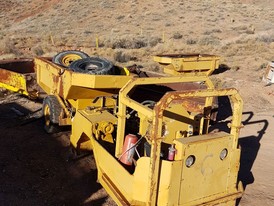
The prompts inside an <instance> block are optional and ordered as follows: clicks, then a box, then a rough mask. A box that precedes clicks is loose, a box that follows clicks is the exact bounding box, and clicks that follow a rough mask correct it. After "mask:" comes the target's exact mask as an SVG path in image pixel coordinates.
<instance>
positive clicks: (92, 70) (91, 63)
mask: <svg viewBox="0 0 274 206" xmlns="http://www.w3.org/2000/svg"><path fill="white" fill-rule="evenodd" d="M69 68H70V69H71V70H72V71H74V72H80V73H85V74H97V75H113V74H115V69H114V67H113V64H112V63H111V62H110V61H109V60H107V59H105V58H102V57H89V58H85V59H79V60H76V61H74V62H72V63H71V64H70V66H69Z"/></svg>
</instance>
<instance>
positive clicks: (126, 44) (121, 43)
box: [105, 36, 161, 49]
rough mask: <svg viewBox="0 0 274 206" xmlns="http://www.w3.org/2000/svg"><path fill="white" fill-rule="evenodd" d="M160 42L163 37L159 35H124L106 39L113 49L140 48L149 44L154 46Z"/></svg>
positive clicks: (106, 44) (106, 43)
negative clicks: (158, 36)
mask: <svg viewBox="0 0 274 206" xmlns="http://www.w3.org/2000/svg"><path fill="white" fill-rule="evenodd" d="M159 42H161V39H160V38H157V37H146V36H136V37H132V36H124V37H118V38H115V39H111V40H106V42H105V46H107V47H111V48H112V49H120V48H121V49H140V48H143V47H148V46H150V47H154V46H156V45H157V44H158V43H159Z"/></svg>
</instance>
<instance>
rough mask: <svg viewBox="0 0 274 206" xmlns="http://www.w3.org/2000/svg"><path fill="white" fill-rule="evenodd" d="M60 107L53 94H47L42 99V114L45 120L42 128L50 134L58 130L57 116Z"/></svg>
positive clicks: (59, 112)
mask: <svg viewBox="0 0 274 206" xmlns="http://www.w3.org/2000/svg"><path fill="white" fill-rule="evenodd" d="M61 110H62V107H61V105H60V103H59V102H58V99H57V97H55V96H54V95H49V96H47V97H46V98H45V99H44V101H43V108H42V111H43V115H44V117H45V118H44V120H45V122H44V123H45V125H44V129H45V131H46V132H47V133H49V134H52V133H56V132H59V131H60V129H61V128H60V126H59V116H60V114H61Z"/></svg>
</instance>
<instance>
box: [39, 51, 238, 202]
mask: <svg viewBox="0 0 274 206" xmlns="http://www.w3.org/2000/svg"><path fill="white" fill-rule="evenodd" d="M65 56H66V57H67V54H66V55H65ZM85 59H86V58H84V59H83V60H82V62H80V63H78V64H77V63H75V64H76V66H75V65H74V67H71V68H70V69H68V68H64V67H63V66H61V65H57V64H56V63H52V61H50V60H49V59H45V58H36V59H35V61H34V62H35V67H36V73H37V82H38V84H39V85H40V86H41V88H42V89H43V90H44V91H45V92H46V93H47V94H48V95H49V96H48V97H47V98H46V99H45V100H44V108H43V110H44V114H45V119H46V128H47V130H48V131H50V130H52V128H53V126H56V125H57V124H59V125H66V124H71V128H72V130H71V136H70V141H71V145H72V146H73V147H74V148H75V149H76V150H77V151H82V150H84V151H93V154H94V158H95V162H96V165H97V170H98V181H99V182H100V183H101V184H102V186H103V187H104V188H105V190H106V191H107V192H108V194H109V195H110V196H111V197H112V198H113V200H114V201H115V202H116V203H117V204H118V205H181V206H184V205H185V206H186V205H235V203H236V200H237V199H238V198H240V197H241V196H242V193H243V187H242V183H241V182H240V181H239V180H238V170H239V164H240V163H239V162H240V148H239V146H238V138H239V131H240V128H241V115H242V106H243V102H242V99H241V97H240V95H239V94H238V92H237V90H235V89H233V88H231V89H215V88H214V85H213V83H212V81H211V80H210V78H209V75H210V74H211V73H212V72H213V71H214V69H215V68H217V67H218V63H219V58H218V57H216V56H212V55H200V54H191V55H158V56H155V57H154V60H155V61H157V62H159V63H160V64H163V65H164V72H165V75H159V74H155V73H150V72H148V71H137V72H136V71H131V72H129V71H128V70H127V69H126V68H124V69H121V68H120V70H119V69H118V70H119V72H113V71H112V72H111V73H107V74H103V73H101V71H100V72H99V73H93V72H90V73H83V72H81V71H80V70H79V69H78V70H77V69H73V68H77V67H81V65H84V67H83V68H86V67H88V68H89V69H90V68H91V70H94V68H95V70H96V68H98V64H95V67H94V66H90V65H88V64H87V62H86V60H85ZM79 61H80V60H79ZM75 62H77V61H75ZM93 62H94V61H93ZM95 62H97V60H96V61H95ZM99 66H100V65H99ZM104 67H105V66H104ZM109 68H112V66H109ZM116 69H117V68H116ZM109 71H110V70H109ZM221 96H227V97H228V98H230V101H231V104H232V110H233V112H232V119H231V123H230V124H229V128H230V131H229V132H228V131H221V130H220V131H218V132H214V133H209V131H208V128H209V125H210V120H211V119H212V118H214V113H215V112H214V110H215V109H216V105H215V102H214V99H216V98H217V97H221Z"/></svg>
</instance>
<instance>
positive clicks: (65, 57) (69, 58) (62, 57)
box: [52, 50, 89, 67]
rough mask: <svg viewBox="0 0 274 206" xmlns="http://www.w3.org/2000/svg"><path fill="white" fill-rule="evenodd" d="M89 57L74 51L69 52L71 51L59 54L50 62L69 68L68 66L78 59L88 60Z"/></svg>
mask: <svg viewBox="0 0 274 206" xmlns="http://www.w3.org/2000/svg"><path fill="white" fill-rule="evenodd" d="M88 57H89V56H88V55H87V54H86V53H84V52H81V51H75V50H71V51H63V52H60V53H58V54H56V55H55V56H54V57H53V58H52V62H53V63H55V64H59V65H61V66H63V67H69V65H70V64H71V63H72V62H74V61H76V60H78V59H84V58H88Z"/></svg>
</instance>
